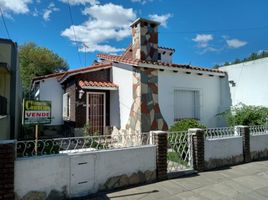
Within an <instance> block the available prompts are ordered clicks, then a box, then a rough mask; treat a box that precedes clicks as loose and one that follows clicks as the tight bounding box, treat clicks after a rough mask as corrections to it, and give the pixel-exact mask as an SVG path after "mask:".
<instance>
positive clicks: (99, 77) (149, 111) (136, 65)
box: [32, 19, 230, 133]
mask: <svg viewBox="0 0 268 200" xmlns="http://www.w3.org/2000/svg"><path fill="white" fill-rule="evenodd" d="M158 25H159V23H157V22H154V21H150V20H146V19H138V20H136V21H135V22H134V23H133V24H132V25H131V27H132V34H133V35H132V38H133V39H132V45H130V46H129V47H128V48H127V49H126V51H125V52H124V54H123V55H121V56H115V55H107V54H99V55H97V57H98V58H99V59H100V60H101V62H100V63H96V64H94V65H92V66H90V67H86V68H81V69H77V70H72V71H69V72H66V73H58V74H52V75H47V76H42V77H37V78H35V79H34V80H33V85H32V89H33V93H34V94H35V96H36V97H37V98H39V99H40V100H51V101H52V116H53V119H52V124H53V125H60V124H63V121H64V123H65V125H67V126H69V127H72V128H74V129H75V130H76V128H78V129H79V128H82V127H83V126H84V125H85V124H86V123H89V124H90V125H91V129H93V131H96V132H102V133H103V132H105V130H106V127H116V128H118V129H129V130H131V131H142V132H147V131H150V130H167V129H168V127H169V126H170V125H172V124H173V123H174V122H175V121H177V120H181V119H185V118H195V119H197V120H199V121H200V122H201V123H203V124H205V125H206V126H208V127H217V126H224V125H225V122H224V120H223V118H222V117H219V116H218V114H219V113H221V112H223V111H225V110H226V109H228V108H229V107H230V93H229V92H227V91H229V88H228V87H229V86H228V80H227V77H226V73H225V72H223V71H221V70H217V69H207V68H201V67H194V66H190V65H184V64H174V63H172V55H173V53H174V52H175V50H174V49H171V48H165V47H158V31H157V27H158ZM228 95H229V96H228Z"/></svg>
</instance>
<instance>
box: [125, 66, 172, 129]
mask: <svg viewBox="0 0 268 200" xmlns="http://www.w3.org/2000/svg"><path fill="white" fill-rule="evenodd" d="M133 99H134V102H133V104H132V107H131V111H130V116H129V120H128V123H127V126H126V129H127V130H131V132H148V131H151V130H167V129H168V125H167V123H166V121H165V120H164V118H163V116H162V114H161V111H160V107H159V104H158V70H157V69H145V68H134V72H133Z"/></svg>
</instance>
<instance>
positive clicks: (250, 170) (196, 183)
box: [90, 161, 268, 200]
mask: <svg viewBox="0 0 268 200" xmlns="http://www.w3.org/2000/svg"><path fill="white" fill-rule="evenodd" d="M90 199H96V200H97V199H98V200H99V199H100V200H101V199H112V200H123V199H126V200H134V199H135V200H138V199H139V200H140V199H144V200H147V199H148V200H149V199H150V200H153V199H167V200H175V199H176V200H182V199H187V200H197V199H202V200H203V199H204V200H206V199H208V200H217V199H226V200H227V199H241V200H247V199H250V200H255V199H256V200H267V199H268V161H260V162H251V163H248V164H243V165H238V166H233V167H230V168H226V169H221V170H215V171H209V172H203V173H200V174H195V175H192V176H188V177H183V178H177V179H172V180H167V181H162V182H158V183H154V184H149V185H145V186H140V187H135V188H131V189H126V190H122V191H118V192H112V193H107V194H104V195H100V196H98V197H95V198H90Z"/></svg>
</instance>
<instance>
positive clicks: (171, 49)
mask: <svg viewBox="0 0 268 200" xmlns="http://www.w3.org/2000/svg"><path fill="white" fill-rule="evenodd" d="M158 49H166V50H170V51H173V52H175V49H173V48H168V47H160V46H158Z"/></svg>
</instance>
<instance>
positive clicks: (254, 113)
mask: <svg viewBox="0 0 268 200" xmlns="http://www.w3.org/2000/svg"><path fill="white" fill-rule="evenodd" d="M224 116H225V119H226V121H227V124H228V126H235V125H247V126H253V125H264V124H265V123H266V121H267V116H268V108H267V107H263V106H248V105H245V104H238V105H237V106H233V107H232V108H231V109H229V110H227V111H226V112H225V113H224Z"/></svg>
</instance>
